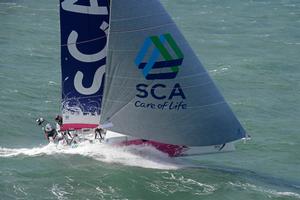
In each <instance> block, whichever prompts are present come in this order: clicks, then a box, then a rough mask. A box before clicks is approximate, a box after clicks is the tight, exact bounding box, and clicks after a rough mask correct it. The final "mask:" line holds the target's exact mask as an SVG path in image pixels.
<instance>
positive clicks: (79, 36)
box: [60, 0, 109, 129]
mask: <svg viewBox="0 0 300 200" xmlns="http://www.w3.org/2000/svg"><path fill="white" fill-rule="evenodd" d="M108 6H109V5H108V0H89V1H87V0H60V24H61V71H62V106H61V107H62V115H63V129H81V128H93V127H95V126H98V125H99V121H100V113H101V101H102V96H103V90H104V73H105V65H106V55H107V49H106V45H107V32H108V25H109V8H108Z"/></svg>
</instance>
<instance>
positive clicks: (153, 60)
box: [135, 33, 183, 80]
mask: <svg viewBox="0 0 300 200" xmlns="http://www.w3.org/2000/svg"><path fill="white" fill-rule="evenodd" d="M165 43H168V45H169V47H170V49H172V50H173V52H174V53H175V55H176V57H175V58H174V57H173V56H172V55H171V54H170V53H169V51H168V49H167V48H166V46H165ZM153 45H154V49H153V51H152V54H151V56H150V58H149V60H148V61H147V62H143V61H144V59H145V56H146V54H147V53H148V50H149V49H150V47H152V46H153ZM160 55H161V56H162V58H163V59H164V60H162V61H157V60H158V59H159V58H160ZM182 61H183V54H182V52H181V50H180V48H179V47H178V45H177V44H176V42H175V40H174V39H173V37H172V36H171V34H169V33H167V34H163V35H160V36H159V37H158V36H151V37H148V38H146V40H145V42H144V45H143V46H142V48H141V50H140V52H139V53H138V55H137V57H136V59H135V64H136V65H137V66H138V68H139V69H141V70H142V73H143V75H144V77H145V78H146V79H147V80H154V79H173V78H175V77H176V75H177V73H178V71H179V66H180V65H181V64H182ZM162 68H165V69H167V68H169V70H168V71H167V72H164V73H153V72H152V73H151V71H154V70H155V69H162Z"/></svg>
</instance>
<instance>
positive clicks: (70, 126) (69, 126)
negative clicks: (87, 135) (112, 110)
mask: <svg viewBox="0 0 300 200" xmlns="http://www.w3.org/2000/svg"><path fill="white" fill-rule="evenodd" d="M97 126H98V124H63V125H62V126H61V127H60V130H62V131H65V130H78V129H83V128H96V127H97Z"/></svg>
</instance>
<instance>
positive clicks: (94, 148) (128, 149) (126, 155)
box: [0, 142, 184, 169]
mask: <svg viewBox="0 0 300 200" xmlns="http://www.w3.org/2000/svg"><path fill="white" fill-rule="evenodd" d="M58 154H67V155H68V154H69V155H80V156H84V157H89V158H92V159H94V160H98V161H101V162H106V163H119V164H123V165H128V166H136V167H143V168H152V169H179V168H182V167H184V166H183V164H180V162H177V161H176V160H174V159H172V158H170V157H169V156H168V155H167V154H164V153H162V152H160V151H158V150H156V149H155V148H154V147H150V146H134V145H133V146H124V147H114V146H111V145H107V144H102V143H93V144H91V143H89V142H83V143H80V144H79V145H78V146H77V147H75V148H74V147H70V146H59V145H56V144H48V145H46V146H41V147H35V148H1V147H0V158H1V157H2V158H10V157H19V156H25V157H37V156H44V155H46V156H54V155H58Z"/></svg>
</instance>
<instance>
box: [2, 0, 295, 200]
mask: <svg viewBox="0 0 300 200" xmlns="http://www.w3.org/2000/svg"><path fill="white" fill-rule="evenodd" d="M162 2H163V4H164V5H165V7H166V8H167V10H168V11H169V12H170V14H171V15H172V17H173V18H174V20H175V21H176V23H177V24H178V25H179V27H180V28H181V29H182V31H183V33H184V35H185V36H186V38H187V40H188V41H189V42H190V44H191V46H192V47H193V48H194V50H195V51H196V53H197V54H198V56H199V57H200V58H201V61H202V62H203V64H204V65H205V66H206V68H207V69H208V71H209V72H210V74H211V76H212V77H213V79H214V80H215V82H216V83H217V85H218V87H219V88H220V90H221V91H222V93H223V94H224V96H225V98H226V99H227V100H228V102H229V104H230V105H231V107H232V109H233V110H234V111H235V113H236V115H237V116H238V118H239V119H240V121H241V123H242V124H243V125H244V127H245V129H246V130H247V131H248V133H249V134H250V135H251V136H252V140H251V141H249V142H247V143H246V144H244V143H242V142H240V143H238V144H237V150H236V151H235V152H233V153H228V154H218V155H205V156H195V157H192V158H181V159H170V158H167V157H166V156H165V155H163V154H161V153H159V152H156V151H155V150H154V149H144V148H140V149H130V148H126V149H113V148H111V147H107V146H105V145H84V144H83V145H82V146H80V147H79V148H76V149H57V148H55V147H53V146H49V145H47V144H46V142H45V140H44V137H43V135H42V133H41V130H40V129H39V128H38V127H36V125H35V121H34V120H35V118H36V117H39V116H44V117H45V118H47V119H52V118H53V116H54V115H55V114H56V113H58V112H59V103H60V58H59V56H60V47H59V45H60V44H59V40H60V36H59V18H58V2H57V1H47V0H39V1H34V0H0V88H1V90H0V119H1V120H0V199H1V200H2V199H5V200H6V199H172V200H173V199H222V200H223V199H300V167H299V166H300V156H299V152H300V132H299V120H300V108H299V102H300V68H299V66H300V59H299V56H300V2H299V1H297V0H272V1H271V0H269V1H267V0H244V1H238V0H230V1H221V0H201V1H200V0H199V1H198V0H197V1H196V0H163V1H162Z"/></svg>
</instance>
